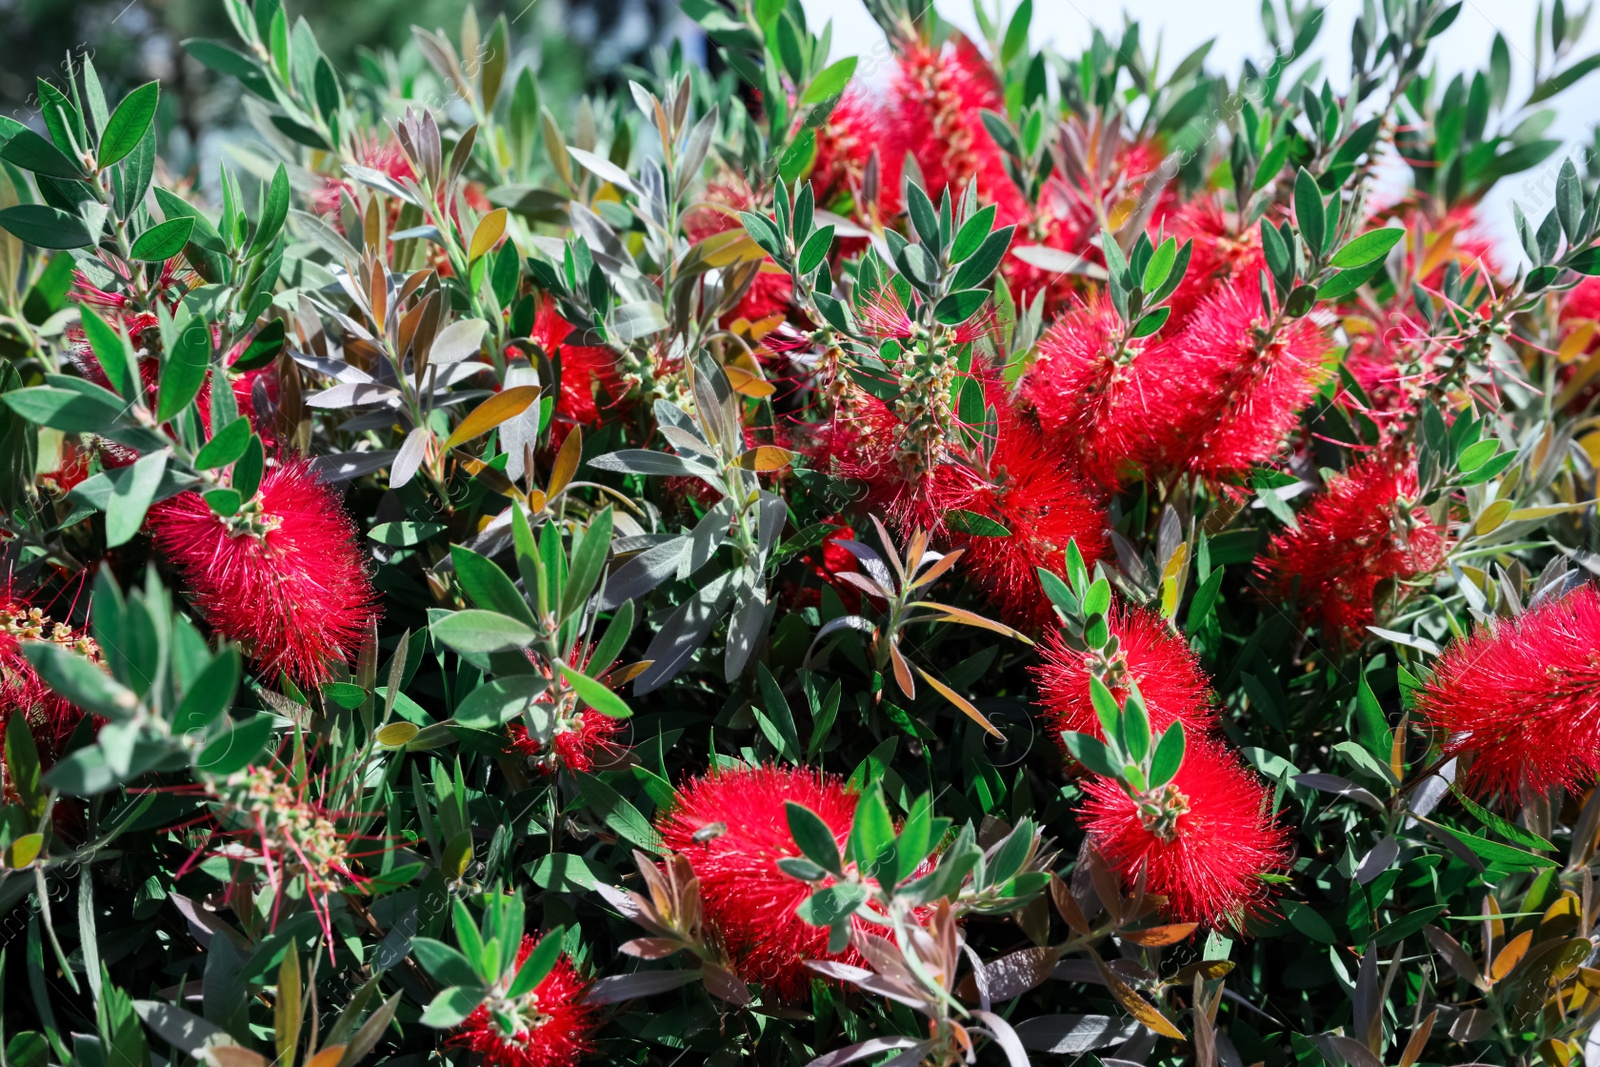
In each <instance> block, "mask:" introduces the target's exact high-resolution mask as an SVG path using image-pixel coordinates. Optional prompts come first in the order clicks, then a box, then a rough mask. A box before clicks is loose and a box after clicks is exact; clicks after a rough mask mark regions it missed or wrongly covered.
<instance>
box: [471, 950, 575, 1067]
mask: <svg viewBox="0 0 1600 1067" xmlns="http://www.w3.org/2000/svg"><path fill="white" fill-rule="evenodd" d="M538 943H539V940H538V938H536V937H533V936H531V935H524V936H523V938H522V947H521V948H520V949H518V950H517V966H518V967H521V966H522V965H523V964H524V963H526V962H527V959H528V955H529V953H531V952H532V951H533V947H534V946H535V945H537V944H538ZM512 973H515V971H513V972H512ZM588 989H589V983H588V982H587V981H585V980H584V979H583V978H582V977H581V976H580V975H579V974H578V971H577V968H575V967H573V965H572V960H571V958H570V957H568V956H567V955H566V954H565V953H563V954H562V955H561V956H560V957H558V958H557V959H556V962H555V966H553V967H551V968H550V973H549V974H547V975H545V976H544V978H543V979H542V980H540V982H539V984H538V985H536V986H534V988H533V992H531V993H529V994H527V995H526V996H524V997H522V998H521V999H520V1000H518V1001H516V1002H514V1003H512V1004H510V1005H509V1009H510V1010H509V1012H508V1014H509V1015H510V1016H511V1017H512V1018H514V1019H515V1020H516V1021H517V1022H518V1023H521V1024H525V1025H522V1026H521V1027H520V1028H519V1029H517V1030H516V1031H515V1032H513V1033H510V1034H507V1033H504V1032H502V1031H501V1029H500V1024H499V1022H497V1021H496V1019H495V1017H494V1015H493V1014H491V1013H490V1011H489V1009H488V1007H487V1006H486V1005H479V1006H478V1007H477V1008H476V1009H474V1011H473V1012H472V1014H471V1015H468V1016H467V1018H466V1021H465V1022H463V1023H462V1024H461V1025H460V1026H459V1027H457V1028H456V1030H455V1032H454V1033H452V1034H451V1036H450V1038H449V1040H448V1041H447V1042H446V1044H448V1045H449V1046H451V1047H453V1048H465V1049H470V1050H472V1051H473V1052H476V1053H478V1054H479V1055H480V1056H482V1057H483V1062H484V1065H485V1067H572V1065H573V1064H576V1063H577V1062H578V1061H579V1060H581V1059H582V1058H583V1057H584V1056H585V1055H586V1054H588V1053H590V1052H593V1051H594V1032H595V1029H596V1028H597V1027H598V1025H599V1022H598V1019H597V1018H596V1015H597V1012H598V1009H597V1008H595V1007H594V1006H593V1005H591V1004H587V1003H585V1002H584V999H583V998H584V994H585V993H586V992H588Z"/></svg>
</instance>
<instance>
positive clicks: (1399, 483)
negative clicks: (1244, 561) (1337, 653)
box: [1260, 454, 1446, 647]
mask: <svg viewBox="0 0 1600 1067" xmlns="http://www.w3.org/2000/svg"><path fill="white" fill-rule="evenodd" d="M1418 493H1419V488H1418V485H1417V466H1416V462H1415V461H1414V460H1403V461H1402V460H1396V459H1394V458H1392V457H1389V456H1385V455H1381V454H1379V455H1373V456H1370V457H1368V458H1367V459H1364V460H1362V461H1361V462H1360V463H1357V464H1356V465H1355V466H1354V467H1352V468H1351V469H1350V470H1348V471H1346V472H1345V473H1343V474H1340V475H1336V476H1335V477H1333V478H1331V479H1329V482H1328V488H1327V491H1326V492H1325V493H1323V494H1322V495H1321V496H1320V497H1318V498H1317V499H1316V500H1315V501H1313V502H1312V503H1311V506H1310V507H1308V508H1306V509H1305V510H1304V511H1302V512H1301V513H1300V515H1299V516H1298V519H1299V523H1300V525H1299V528H1297V529H1290V530H1284V531H1283V532H1282V533H1280V534H1278V535H1277V536H1276V537H1274V538H1273V539H1272V544H1271V547H1270V548H1269V549H1268V553H1267V556H1266V557H1265V558H1264V559H1263V560H1262V561H1261V564H1260V570H1261V573H1262V576H1263V577H1264V578H1265V579H1266V580H1267V582H1268V585H1269V588H1270V589H1271V590H1272V591H1273V595H1275V596H1279V597H1284V598H1291V597H1293V598H1297V599H1298V600H1299V602H1300V603H1301V604H1302V605H1304V610H1305V615H1306V618H1307V619H1308V620H1309V621H1310V622H1312V623H1313V624H1315V625H1317V626H1319V627H1321V628H1322V630H1323V633H1324V634H1325V635H1326V637H1327V638H1328V640H1330V641H1332V642H1335V643H1337V644H1340V645H1343V646H1345V647H1352V646H1355V645H1359V644H1360V643H1361V641H1362V639H1363V638H1364V637H1365V636H1366V628H1367V627H1368V626H1370V625H1372V622H1373V618H1374V605H1375V603H1376V602H1377V600H1378V599H1379V598H1381V597H1382V596H1384V595H1385V594H1386V593H1387V592H1388V591H1390V590H1391V589H1392V584H1393V583H1394V582H1397V581H1402V580H1405V579H1410V578H1416V577H1418V576H1420V575H1425V574H1427V573H1429V572H1430V571H1432V570H1434V569H1435V568H1436V567H1438V566H1439V564H1440V563H1441V562H1443V560H1444V553H1445V548H1446V539H1445V530H1444V529H1443V528H1442V527H1440V526H1439V525H1438V524H1437V523H1435V522H1434V521H1433V518H1432V516H1430V515H1429V514H1428V511H1427V509H1425V508H1420V507H1416V506H1414V501H1415V500H1416V498H1417V495H1418Z"/></svg>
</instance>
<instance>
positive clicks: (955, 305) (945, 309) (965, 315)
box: [933, 289, 989, 326]
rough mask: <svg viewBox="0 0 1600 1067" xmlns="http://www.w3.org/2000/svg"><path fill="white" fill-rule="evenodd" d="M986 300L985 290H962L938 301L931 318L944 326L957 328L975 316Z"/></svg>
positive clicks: (987, 292)
mask: <svg viewBox="0 0 1600 1067" xmlns="http://www.w3.org/2000/svg"><path fill="white" fill-rule="evenodd" d="M988 300H989V290H987V289H963V290H961V291H959V292H954V293H951V294H950V295H949V296H947V297H945V298H944V299H942V300H940V301H939V303H938V305H937V306H935V307H934V309H933V317H934V318H935V319H937V320H938V321H939V322H940V323H942V324H943V325H945V326H959V325H961V324H962V323H963V322H966V321H967V320H968V319H970V318H972V316H974V315H976V314H977V313H978V311H979V310H980V309H981V308H982V307H983V305H984V304H986V303H987V302H988Z"/></svg>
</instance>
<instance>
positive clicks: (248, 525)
mask: <svg viewBox="0 0 1600 1067" xmlns="http://www.w3.org/2000/svg"><path fill="white" fill-rule="evenodd" d="M149 525H150V531H151V533H152V535H153V536H154V538H155V542H156V545H157V547H158V548H160V550H161V552H162V554H163V555H164V556H165V557H166V558H167V559H168V560H169V561H170V562H171V563H172V564H173V565H175V566H176V567H177V568H178V569H179V571H180V572H181V573H182V575H183V578H184V581H185V583H186V584H187V586H188V589H189V593H190V595H191V597H192V599H193V601H194V604H195V606H196V607H197V608H198V609H199V610H200V612H201V613H202V614H203V615H204V616H205V618H206V620H207V621H208V622H209V623H210V624H211V625H212V626H213V627H214V628H215V629H216V630H217V631H218V632H219V633H221V634H222V635H223V636H224V637H227V638H229V639H231V640H234V641H237V642H239V644H240V645H241V646H242V647H243V648H244V651H245V652H246V654H248V655H249V656H250V657H251V658H252V659H253V660H255V662H256V663H257V664H258V665H259V666H260V667H261V669H262V670H264V671H268V672H275V671H278V670H282V671H283V672H284V673H286V674H287V675H289V677H290V678H292V679H293V680H294V681H295V682H296V683H297V684H300V685H317V684H319V683H321V682H323V681H326V680H327V679H328V677H329V676H330V674H331V664H333V663H336V662H347V661H348V660H349V659H350V657H351V656H352V655H353V654H354V653H355V651H356V649H357V647H358V646H359V645H360V643H361V640H362V638H363V637H364V636H365V635H366V633H367V629H368V627H369V626H370V625H371V622H372V619H373V617H374V615H375V613H376V611H377V596H376V594H375V593H374V591H373V588H372V582H371V580H370V579H369V578H368V576H367V572H366V568H365V565H364V561H363V558H362V555H361V550H360V547H359V542H358V541H357V540H356V529H355V524H354V523H352V522H351V521H350V517H349V516H348V515H347V514H346V513H345V511H344V508H343V506H342V504H341V503H340V501H339V497H338V494H337V493H336V492H335V491H334V489H333V488H331V487H330V486H328V485H327V484H326V483H324V482H323V481H321V480H320V479H319V478H318V477H317V475H316V473H315V472H314V471H313V470H312V469H311V466H310V465H309V464H308V463H306V462H305V461H303V460H290V461H286V462H284V463H282V464H281V465H278V466H275V467H273V468H272V469H270V470H269V471H267V473H266V476H265V477H264V478H263V479H262V481H261V488H260V491H259V492H258V493H257V495H256V498H255V499H254V500H252V501H250V502H249V503H247V504H246V505H245V507H244V508H243V509H242V510H241V511H240V513H239V514H238V515H235V516H233V517H232V518H227V519H224V518H221V517H219V516H218V515H217V514H216V513H215V512H213V511H212V510H211V507H210V505H209V504H207V503H206V502H205V500H204V499H202V498H201V496H200V494H199V493H195V492H188V493H182V494H180V495H178V496H176V497H173V498H172V499H170V500H166V501H162V502H161V503H159V504H157V505H155V506H154V507H152V508H151V509H150V517H149Z"/></svg>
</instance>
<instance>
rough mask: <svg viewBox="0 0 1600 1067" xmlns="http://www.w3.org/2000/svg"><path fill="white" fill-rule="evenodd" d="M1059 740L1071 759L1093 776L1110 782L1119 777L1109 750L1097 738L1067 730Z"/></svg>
mask: <svg viewBox="0 0 1600 1067" xmlns="http://www.w3.org/2000/svg"><path fill="white" fill-rule="evenodd" d="M1061 740H1062V743H1063V744H1065V745H1066V746H1067V751H1068V752H1071V753H1072V756H1073V758H1074V759H1076V760H1077V761H1078V762H1079V763H1081V764H1083V765H1084V766H1085V767H1087V768H1089V770H1091V771H1093V772H1094V773H1095V774H1098V775H1100V777H1102V778H1110V779H1112V780H1116V779H1118V778H1119V777H1120V776H1121V775H1120V772H1119V771H1118V769H1117V765H1116V764H1115V763H1114V762H1112V759H1111V751H1110V749H1108V748H1106V746H1105V742H1103V741H1101V740H1100V739H1099V738H1097V737H1091V736H1089V735H1088V734H1080V733H1076V732H1074V731H1071V730H1068V731H1066V732H1064V733H1063V734H1062V735H1061Z"/></svg>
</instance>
